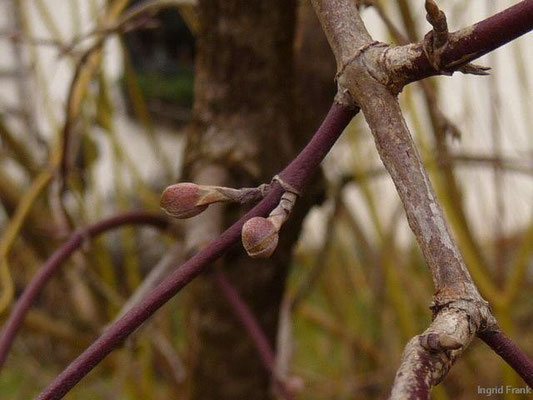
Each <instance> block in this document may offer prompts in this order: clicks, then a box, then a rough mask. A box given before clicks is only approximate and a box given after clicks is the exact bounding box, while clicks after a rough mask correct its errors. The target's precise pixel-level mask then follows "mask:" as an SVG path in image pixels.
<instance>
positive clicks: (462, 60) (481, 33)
mask: <svg viewBox="0 0 533 400" xmlns="http://www.w3.org/2000/svg"><path fill="white" fill-rule="evenodd" d="M532 28H533V0H523V1H521V2H520V3H518V4H515V5H514V6H512V7H509V8H507V9H506V10H504V11H502V12H499V13H498V14H495V15H493V16H492V17H489V18H487V19H485V20H483V21H480V22H478V23H477V24H474V25H473V26H470V27H468V28H465V29H461V30H459V31H457V32H452V33H450V34H449V39H448V42H447V44H446V45H445V47H444V48H443V49H442V52H441V54H440V63H441V64H440V65H441V67H440V68H441V70H445V71H452V70H454V69H458V68H460V67H461V66H463V65H466V64H468V63H469V62H470V61H473V60H475V59H476V58H479V57H481V56H483V55H485V54H487V53H489V52H491V51H493V50H495V49H497V48H498V47H500V46H503V45H504V44H506V43H508V42H510V41H512V40H514V39H516V38H518V37H520V36H522V35H524V34H526V33H527V32H529V31H530V30H531V29H532ZM423 47H424V42H418V43H415V44H411V45H407V46H398V47H394V48H391V49H390V51H389V52H388V53H387V55H386V59H387V60H386V61H384V62H385V63H386V64H387V68H388V72H389V77H391V78H393V79H394V82H391V85H392V86H396V89H400V88H401V87H403V86H404V85H406V84H407V83H410V82H413V81H417V80H420V79H423V78H427V77H429V76H432V75H438V74H439V71H438V70H436V69H435V68H434V67H433V66H432V65H431V62H430V60H429V59H428V57H427V56H426V54H425V52H424V51H423Z"/></svg>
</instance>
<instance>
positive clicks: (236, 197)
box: [160, 179, 298, 258]
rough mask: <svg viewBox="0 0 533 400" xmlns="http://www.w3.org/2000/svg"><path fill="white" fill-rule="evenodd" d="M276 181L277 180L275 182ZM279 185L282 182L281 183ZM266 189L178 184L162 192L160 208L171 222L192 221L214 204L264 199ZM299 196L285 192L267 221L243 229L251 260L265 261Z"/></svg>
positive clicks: (252, 222)
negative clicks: (174, 219)
mask: <svg viewBox="0 0 533 400" xmlns="http://www.w3.org/2000/svg"><path fill="white" fill-rule="evenodd" d="M278 180H279V179H278ZM280 183H281V181H280ZM268 188H269V185H266V184H263V185H261V186H259V187H257V188H243V189H233V188H227V187H222V186H206V185H197V184H195V183H188V182H185V183H177V184H175V185H171V186H169V187H168V188H166V189H165V191H164V192H163V194H162V196H161V201H160V205H161V208H162V209H163V210H164V211H165V212H166V213H167V214H169V215H170V216H172V217H174V218H180V219H184V218H191V217H194V216H195V215H198V214H200V213H202V212H203V211H205V210H206V209H207V207H208V206H209V205H210V204H213V203H221V202H223V203H230V202H233V203H241V204H245V203H248V202H251V201H257V200H259V199H261V198H262V197H264V195H265V192H266V191H267V190H268ZM297 197H298V195H297V194H296V193H295V191H286V192H285V193H284V194H283V195H282V197H281V199H280V202H279V204H278V206H277V207H276V208H275V209H274V210H272V212H271V213H270V215H269V216H268V217H267V218H263V217H254V218H251V219H249V220H248V221H246V223H245V224H244V226H243V227H242V234H241V236H242V244H243V246H244V248H245V249H246V252H247V253H248V255H249V256H250V257H252V258H268V257H270V256H271V255H272V253H273V252H274V250H276V247H277V245H278V240H279V230H280V229H281V227H282V225H283V223H284V222H285V221H286V220H287V218H288V217H289V214H290V212H291V210H292V208H293V207H294V203H295V201H296V198H297Z"/></svg>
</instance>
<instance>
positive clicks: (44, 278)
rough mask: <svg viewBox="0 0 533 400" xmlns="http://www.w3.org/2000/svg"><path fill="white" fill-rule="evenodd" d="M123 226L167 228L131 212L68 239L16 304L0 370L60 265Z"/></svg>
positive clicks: (2, 341) (0, 350) (0, 339)
mask: <svg viewBox="0 0 533 400" xmlns="http://www.w3.org/2000/svg"><path fill="white" fill-rule="evenodd" d="M123 225H149V226H153V227H156V228H159V229H164V228H166V227H167V226H168V220H167V219H166V218H165V217H163V216H161V215H157V214H153V213H147V212H142V211H138V212H130V213H126V214H121V215H117V216H114V217H111V218H107V219H104V220H102V221H100V222H97V223H96V224H94V225H91V226H89V227H87V228H85V229H80V230H78V231H76V232H74V233H73V234H72V236H71V237H70V239H69V240H68V241H67V242H66V243H65V244H64V245H63V246H61V247H60V248H59V249H58V250H56V251H55V252H54V254H52V255H51V256H50V258H49V259H48V260H47V261H46V263H45V264H44V265H43V267H42V268H41V269H40V270H39V272H38V273H37V275H36V276H35V277H34V278H33V279H32V281H31V282H30V284H29V285H28V287H26V289H25V290H24V292H23V293H22V295H21V296H20V298H19V300H18V301H17V304H15V307H14V308H13V311H12V312H11V314H10V316H9V319H8V320H7V322H6V323H5V326H4V329H3V331H2V334H1V336H0V368H2V365H3V364H4V362H5V360H6V357H7V354H8V352H9V349H10V348H11V344H12V343H13V340H14V339H15V336H16V334H17V332H18V330H19V328H20V326H21V325H22V322H23V321H24V317H25V316H26V313H27V312H28V310H29V308H30V307H31V305H32V303H33V302H34V301H35V298H36V297H37V296H38V294H39V293H40V291H41V289H42V288H43V287H44V285H45V284H46V283H47V282H48V281H49V280H50V278H51V277H52V276H53V275H54V274H55V273H56V272H57V271H58V269H59V267H60V266H61V265H62V263H63V262H64V261H66V260H67V259H68V258H69V257H70V256H71V255H72V253H74V252H75V251H76V250H77V249H79V248H80V247H81V246H82V245H83V243H84V242H85V241H86V240H88V239H91V238H93V237H95V236H98V235H100V234H102V233H104V232H106V231H109V230H111V229H116V228H118V227H120V226H123Z"/></svg>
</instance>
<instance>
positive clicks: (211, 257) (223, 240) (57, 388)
mask: <svg viewBox="0 0 533 400" xmlns="http://www.w3.org/2000/svg"><path fill="white" fill-rule="evenodd" d="M358 111H359V110H358V109H355V110H354V109H350V108H348V107H345V106H341V105H339V104H335V103H334V104H333V105H332V107H331V109H330V111H329V113H328V115H327V116H326V118H325V120H324V122H323V123H322V125H321V126H320V128H319V129H318V131H317V132H316V134H315V135H314V136H313V138H312V139H311V141H310V142H309V143H308V144H307V146H306V147H305V148H304V149H303V150H302V152H301V153H300V154H299V155H298V156H297V157H296V158H295V159H294V160H293V161H292V162H291V163H290V164H289V165H288V166H287V167H286V168H285V169H284V170H283V172H281V174H280V176H281V177H282V178H283V180H284V181H285V182H287V183H289V184H291V185H292V186H293V187H295V188H296V189H297V190H299V191H301V190H302V189H303V188H304V186H305V184H306V183H307V182H308V181H309V179H310V178H311V177H312V175H313V173H314V172H315V171H316V169H317V168H318V166H319V164H320V162H321V161H322V159H323V158H324V157H325V155H326V154H327V153H328V151H329V150H330V149H331V147H332V146H333V144H334V143H335V142H336V140H337V138H338V137H339V136H340V135H341V133H342V131H343V130H344V128H345V127H346V126H347V125H348V123H349V122H350V120H351V119H352V117H353V116H354V115H355V114H356V113H357V112H358ZM282 194H283V189H282V188H281V187H280V186H279V184H278V183H275V184H274V185H273V189H272V190H271V191H270V192H269V194H268V195H267V196H266V197H265V198H264V199H263V200H262V201H261V202H260V203H259V204H257V205H256V206H255V207H254V208H253V209H252V210H250V211H249V212H248V213H247V214H246V215H244V216H243V217H242V218H241V219H239V220H238V221H237V222H235V223H234V224H233V225H232V226H231V227H229V228H228V229H227V230H226V231H225V232H224V233H222V235H220V236H219V237H218V238H217V239H215V240H214V241H212V242H211V243H210V244H209V245H208V246H207V247H205V248H204V249H203V250H202V251H200V252H199V253H197V254H196V255H195V256H193V257H192V258H191V259H189V261H187V262H186V263H184V264H183V265H181V266H180V267H179V268H178V269H177V270H176V271H175V272H174V273H173V274H172V275H170V276H169V277H168V278H167V279H166V280H165V281H164V282H162V283H161V284H160V285H159V286H157V287H156V288H155V289H154V290H153V291H152V292H150V294H148V296H147V297H146V298H145V299H144V300H143V301H142V302H141V303H140V304H138V305H137V306H135V307H133V308H132V309H131V310H130V311H129V312H128V313H127V314H125V315H124V316H123V317H122V318H121V319H119V320H118V321H117V322H116V323H114V324H113V325H111V326H110V327H109V328H108V329H107V330H106V331H105V332H104V333H103V334H102V335H101V336H100V337H99V338H98V339H97V340H96V341H95V342H94V343H93V344H92V345H91V346H89V348H88V349H87V350H85V352H83V353H82V354H81V355H80V356H79V357H78V358H77V359H76V360H74V361H73V362H72V363H71V364H70V365H69V366H68V367H67V368H66V369H65V370H64V371H63V372H62V373H61V374H60V375H59V376H57V377H56V379H55V380H54V381H53V382H52V383H51V384H50V385H49V386H48V387H47V388H46V389H45V390H44V391H43V392H42V393H41V394H40V395H39V397H38V399H39V400H45V399H46V400H51V399H60V398H62V397H63V396H64V395H65V394H66V393H68V392H69V391H70V389H71V388H72V387H73V386H74V385H76V384H77V383H78V382H79V381H80V380H81V379H82V378H83V377H84V376H85V375H87V373H89V371H91V370H92V369H93V368H94V367H95V366H96V365H97V364H98V363H99V362H100V361H102V360H103V359H104V357H106V356H107V355H108V354H109V353H110V352H111V351H113V350H114V349H115V348H116V347H117V346H119V345H120V344H121V343H122V342H123V341H124V339H126V338H127V337H128V336H129V335H130V334H131V333H132V332H133V331H135V329H137V328H138V327H139V326H140V325H141V324H142V323H143V322H144V321H146V319H148V318H149V317H150V316H151V315H152V314H153V313H154V312H156V311H157V310H158V309H159V308H160V307H161V306H162V305H163V304H165V303H166V302H167V301H168V300H170V299H171V298H172V297H173V296H174V295H175V294H176V293H177V292H179V291H180V290H181V289H182V288H183V287H184V286H185V285H187V284H188V283H189V282H190V281H192V280H193V279H194V278H195V277H196V276H198V275H199V274H201V273H202V272H203V271H205V270H206V269H207V267H208V266H209V264H210V263H211V262H213V261H215V260H216V259H217V258H219V257H220V256H222V255H223V254H224V253H225V252H226V251H227V250H228V249H229V248H230V247H231V246H233V245H234V244H235V243H237V242H238V241H239V240H240V234H241V229H242V226H243V225H244V223H245V222H246V221H247V220H248V219H250V218H252V217H256V216H266V215H268V213H269V212H270V211H272V210H273V209H274V207H275V206H276V205H277V204H278V202H279V200H280V198H281V195H282Z"/></svg>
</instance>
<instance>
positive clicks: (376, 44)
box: [335, 40, 389, 81]
mask: <svg viewBox="0 0 533 400" xmlns="http://www.w3.org/2000/svg"><path fill="white" fill-rule="evenodd" d="M371 47H389V45H388V44H387V43H383V42H380V41H379V40H374V41H372V42H368V43H367V44H365V45H363V46H361V47H359V48H358V49H357V50H356V51H355V53H354V54H353V55H352V56H351V57H350V58H349V59H348V60H347V61H346V62H345V63H344V64H342V65H340V66H339V70H338V71H337V74H336V75H335V80H336V81H337V80H338V79H339V77H340V76H341V75H342V74H343V72H344V70H345V69H346V67H347V66H348V65H350V64H351V63H353V62H354V61H355V60H357V59H358V58H359V57H360V56H361V55H362V54H363V53H364V52H365V51H367V50H368V49H370V48H371Z"/></svg>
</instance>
